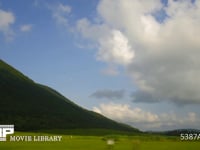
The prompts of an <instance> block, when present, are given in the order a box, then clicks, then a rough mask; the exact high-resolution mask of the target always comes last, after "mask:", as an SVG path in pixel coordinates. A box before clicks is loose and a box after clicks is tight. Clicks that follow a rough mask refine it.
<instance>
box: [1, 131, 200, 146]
mask: <svg viewBox="0 0 200 150" xmlns="http://www.w3.org/2000/svg"><path fill="white" fill-rule="evenodd" d="M24 135H26V136H27V135H29V136H30V135H31V136H41V135H48V136H54V135H55V134H47V133H30V132H29V133H28V132H16V133H15V136H24ZM8 139H9V138H8ZM109 139H114V141H115V143H114V144H113V145H111V146H110V145H108V144H107V140H109ZM199 147H200V142H198V141H180V139H179V138H178V137H167V136H159V135H137V136H131V135H129V136H125V135H107V136H83V135H81V136H78V135H62V141H61V142H33V141H31V142H24V141H23V142H22V141H21V142H10V141H9V140H7V141H6V142H0V149H1V150H40V149H41V150H109V149H112V150H151V149H152V150H169V149H170V150H188V149H190V150H196V149H199Z"/></svg>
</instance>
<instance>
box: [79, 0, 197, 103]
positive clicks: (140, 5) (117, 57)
mask: <svg viewBox="0 0 200 150" xmlns="http://www.w3.org/2000/svg"><path fill="white" fill-rule="evenodd" d="M167 3H168V4H167V5H166V4H163V3H162V2H161V1H160V0H149V1H146V0H134V1H133V0H126V1H124V0H109V1H107V0H101V1H100V2H99V4H98V6H97V12H98V19H99V20H100V21H96V22H95V21H90V20H88V19H87V18H83V19H80V20H78V21H77V23H76V29H77V31H78V32H79V33H80V34H81V36H82V37H83V38H85V39H87V40H90V41H91V42H93V43H95V46H96V49H97V54H96V58H97V60H100V61H104V62H107V63H108V64H115V65H121V66H124V67H125V69H126V71H127V75H128V76H129V77H130V78H131V79H132V80H133V83H134V85H135V86H136V87H137V91H135V92H134V93H132V98H133V100H134V101H135V102H159V101H171V102H174V103H177V104H191V103H200V92H199V89H200V79H199V76H200V70H199V66H200V59H199V57H200V39H199V38H198V37H199V35H200V2H199V1H194V2H191V1H190V0H187V1H174V0H169V1H168V2H167ZM116 10H117V11H116ZM159 15H160V17H159V18H158V17H157V16H159ZM159 19H160V20H159Z"/></svg>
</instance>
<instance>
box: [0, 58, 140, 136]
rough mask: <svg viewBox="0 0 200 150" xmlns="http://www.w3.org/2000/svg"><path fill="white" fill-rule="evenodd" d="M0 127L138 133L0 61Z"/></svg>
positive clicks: (28, 129)
mask: <svg viewBox="0 0 200 150" xmlns="http://www.w3.org/2000/svg"><path fill="white" fill-rule="evenodd" d="M0 124H14V125H15V129H16V130H19V131H24V130H25V131H32V130H43V129H44V130H48V129H80V128H81V129H92V128H93V129H94V128H96V129H112V130H118V131H133V132H139V130H137V129H135V128H132V127H130V126H128V125H125V124H121V123H118V122H115V121H113V120H110V119H108V118H106V117H104V116H102V115H100V114H97V113H95V112H92V111H88V110H86V109H84V108H81V107H80V106H78V105H76V104H74V103H73V102H72V101H70V100H69V99H67V98H65V97H64V96H62V95H61V94H60V93H58V92H57V91H55V90H54V89H51V88H49V87H47V86H44V85H41V84H38V83H35V82H34V81H33V80H31V79H29V78H28V77H26V76H25V75H23V74H22V73H20V72H19V71H17V70H16V69H14V68H13V67H11V66H10V65H8V64H6V63H5V62H4V61H2V60H0Z"/></svg>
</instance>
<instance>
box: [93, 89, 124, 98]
mask: <svg viewBox="0 0 200 150" xmlns="http://www.w3.org/2000/svg"><path fill="white" fill-rule="evenodd" d="M124 95H125V91H124V90H109V89H104V90H98V91H96V92H94V93H93V94H92V95H91V97H94V98H97V99H102V98H104V99H109V100H115V99H122V98H123V97H124Z"/></svg>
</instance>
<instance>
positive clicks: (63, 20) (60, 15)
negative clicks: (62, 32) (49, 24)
mask: <svg viewBox="0 0 200 150" xmlns="http://www.w3.org/2000/svg"><path fill="white" fill-rule="evenodd" d="M49 8H50V9H51V10H52V17H53V18H54V19H55V21H56V23H58V24H60V25H63V26H68V17H69V14H70V12H71V7H70V6H68V5H64V4H62V3H59V4H58V5H56V6H53V7H52V6H50V7H49Z"/></svg>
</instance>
